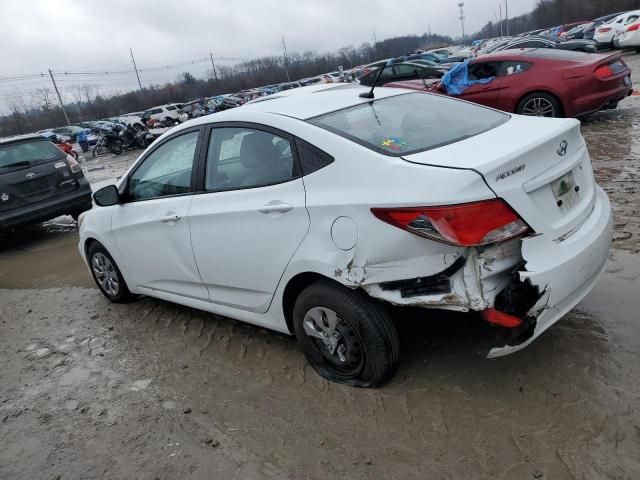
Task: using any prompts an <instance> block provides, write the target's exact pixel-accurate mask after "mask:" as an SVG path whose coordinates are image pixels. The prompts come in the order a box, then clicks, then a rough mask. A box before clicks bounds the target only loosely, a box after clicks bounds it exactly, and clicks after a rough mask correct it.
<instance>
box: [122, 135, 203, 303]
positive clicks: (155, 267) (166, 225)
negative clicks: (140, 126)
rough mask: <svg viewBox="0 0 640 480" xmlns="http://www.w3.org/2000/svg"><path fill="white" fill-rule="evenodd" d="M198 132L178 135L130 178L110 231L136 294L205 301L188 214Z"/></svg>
mask: <svg viewBox="0 0 640 480" xmlns="http://www.w3.org/2000/svg"><path fill="white" fill-rule="evenodd" d="M200 131H201V129H200V128H196V129H191V130H187V131H183V132H179V133H178V134H176V135H174V136H173V137H169V138H168V139H167V140H165V141H163V142H162V143H160V144H159V145H157V146H154V148H153V150H152V151H151V152H149V153H148V154H147V155H146V156H145V158H144V159H143V160H142V161H141V163H139V164H138V165H137V166H136V168H135V169H134V170H133V171H132V172H131V174H130V175H129V176H128V178H127V182H126V184H125V190H124V191H123V192H122V193H123V198H124V201H123V203H121V204H120V205H116V206H115V207H114V211H113V216H112V229H113V232H114V234H115V237H116V241H117V244H118V248H119V252H120V255H121V257H122V258H123V260H124V266H125V267H126V269H127V271H128V272H129V275H130V277H131V280H132V281H133V283H134V285H135V286H136V287H137V288H141V289H143V290H147V291H149V293H152V292H153V291H160V292H164V293H172V294H175V295H179V296H182V297H191V298H196V299H201V300H205V301H206V300H208V293H207V289H206V288H205V287H204V285H203V284H202V279H201V278H200V275H199V274H198V269H197V267H196V263H195V259H194V257H193V252H192V250H191V238H190V232H189V221H188V219H187V214H188V212H189V205H190V204H191V201H192V199H193V195H192V194H193V186H194V185H195V183H194V182H195V169H194V161H195V158H196V156H197V152H198V148H199V143H200Z"/></svg>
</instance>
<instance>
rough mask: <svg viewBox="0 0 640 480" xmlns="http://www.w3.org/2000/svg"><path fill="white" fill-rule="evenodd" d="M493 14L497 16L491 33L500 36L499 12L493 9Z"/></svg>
mask: <svg viewBox="0 0 640 480" xmlns="http://www.w3.org/2000/svg"><path fill="white" fill-rule="evenodd" d="M493 15H494V17H495V18H496V23H495V24H494V26H493V32H491V33H492V35H493V36H494V37H497V36H498V12H496V11H495V10H494V11H493Z"/></svg>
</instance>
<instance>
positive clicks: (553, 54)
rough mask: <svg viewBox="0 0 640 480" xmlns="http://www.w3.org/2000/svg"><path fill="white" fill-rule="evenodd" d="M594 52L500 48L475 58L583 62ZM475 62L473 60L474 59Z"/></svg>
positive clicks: (593, 56)
mask: <svg viewBox="0 0 640 480" xmlns="http://www.w3.org/2000/svg"><path fill="white" fill-rule="evenodd" d="M597 56H598V55H597V54H594V53H585V52H576V51H573V50H562V49H558V48H516V49H512V50H500V51H498V52H491V53H485V54H482V55H479V56H478V57H476V58H475V60H494V61H500V60H509V59H512V58H519V59H526V58H530V59H532V60H535V59H541V60H558V61H565V62H583V61H585V60H587V59H589V58H594V59H595V58H596V57H597ZM474 63H475V61H474Z"/></svg>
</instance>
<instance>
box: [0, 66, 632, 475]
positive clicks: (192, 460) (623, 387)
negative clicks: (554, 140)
mask: <svg viewBox="0 0 640 480" xmlns="http://www.w3.org/2000/svg"><path fill="white" fill-rule="evenodd" d="M627 61H628V63H630V64H631V65H632V66H633V68H634V71H635V72H637V73H636V80H637V81H640V56H635V55H633V56H629V57H627ZM639 113H640V98H630V99H628V100H625V102H623V104H621V107H620V109H619V110H616V111H611V112H605V113H600V114H597V115H594V116H592V117H591V118H589V119H587V120H585V121H584V123H583V133H584V135H585V137H586V139H587V142H588V144H589V148H590V151H591V155H592V157H593V163H594V168H595V173H596V177H597V180H598V182H599V183H600V184H601V185H603V187H604V188H605V189H606V191H607V193H608V194H609V195H610V198H611V200H612V205H613V209H614V214H615V241H614V245H613V249H612V251H611V255H610V261H609V264H608V266H607V271H606V274H605V275H604V277H603V278H602V280H601V281H600V282H599V284H598V285H597V287H596V288H595V290H594V291H593V292H592V293H591V294H590V295H589V296H588V297H587V298H586V299H585V300H584V301H583V302H582V303H581V304H580V305H579V306H578V307H577V308H576V309H574V310H573V311H572V312H571V313H570V314H568V315H567V316H566V317H565V318H564V319H563V320H562V321H561V322H559V323H558V324H556V325H555V326H554V327H553V328H552V329H550V330H549V331H548V332H547V333H545V334H544V335H543V336H542V337H541V338H540V339H538V340H537V341H536V342H535V343H534V344H533V345H531V346H530V347H529V348H527V349H525V350H524V351H522V352H519V353H517V354H515V355H512V356H509V357H505V358H501V359H495V360H486V359H484V358H482V357H481V356H480V355H479V350H480V347H479V346H480V345H481V344H482V343H483V341H485V340H486V339H487V337H488V334H489V333H488V331H487V329H486V328H485V327H483V326H482V325H481V324H480V322H478V321H477V320H476V319H474V318H469V317H467V316H464V315H459V316H456V315H447V316H440V315H434V314H429V313H425V312H416V311H403V310H399V311H397V312H396V313H395V314H394V320H395V321H396V324H397V325H398V328H399V332H400V337H401V348H402V356H401V363H400V366H399V370H398V372H397V374H396V376H395V378H394V379H393V380H392V381H391V382H390V383H389V384H387V385H386V386H385V387H384V388H382V389H379V390H360V389H353V388H349V387H344V386H340V385H336V384H331V383H328V382H326V381H324V380H322V379H320V378H319V377H318V376H317V375H316V374H315V373H314V372H313V371H312V370H311V369H310V368H309V367H308V366H306V364H305V361H304V358H303V356H302V353H301V351H300V350H299V349H298V347H297V346H296V343H295V341H294V339H292V338H290V337H287V336H284V335H279V334H275V333H273V332H269V331H266V330H263V329H260V328H256V327H252V326H248V325H244V324H241V323H238V322H234V321H232V320H229V319H225V318H221V317H217V316H214V315H209V314H206V313H203V312H199V311H196V310H192V309H188V308H185V307H180V306H176V305H172V304H169V303H166V302H162V301H159V300H154V299H151V298H143V299H141V300H139V301H138V302H136V303H133V304H131V305H112V304H110V303H108V302H107V301H106V300H105V299H104V298H103V297H102V295H101V294H100V293H99V292H98V291H97V290H96V289H95V288H94V286H93V282H92V281H91V279H90V276H89V273H88V272H87V270H86V268H85V267H84V266H83V264H82V263H81V261H80V258H79V256H78V255H77V251H76V242H77V233H76V228H75V224H74V223H73V221H72V220H71V219H70V218H68V217H62V218H59V219H56V220H55V221H52V222H49V223H48V224H46V225H43V226H35V227H32V228H29V229H26V230H24V231H22V232H19V233H16V234H12V235H9V236H4V237H2V238H1V239H0V299H1V301H0V365H1V366H2V368H0V479H93V478H110V479H120V478H121V479H156V478H158V479H178V478H189V479H192V478H193V479H200V478H202V479H205V478H207V479H210V478H224V479H226V478H237V479H261V478H294V479H302V478H305V479H307V478H308V479H316V478H317V479H329V478H348V479H359V478H362V479H364V478H402V479H409V478H416V479H418V478H419V479H449V478H451V479H508V480H511V479H553V480H556V479H574V480H575V479H621V480H626V479H637V478H640V411H639V408H640V368H639V367H640V362H639V352H640V335H638V316H637V312H638V310H639V309H640V298H639V296H638V294H639V292H640V260H639V257H638V253H639V252H640V243H639V242H640V220H639V212H638V210H639V209H640V192H639V190H638V177H639V175H640V116H639V115H638V114H639ZM134 157H135V154H129V155H128V156H127V157H125V156H122V157H118V158H115V157H108V158H107V157H105V158H103V159H100V160H98V161H93V162H86V163H85V167H86V168H87V175H88V176H89V177H90V178H91V180H92V181H93V182H94V183H98V182H102V181H105V180H108V179H110V178H113V177H116V176H118V175H120V174H121V173H122V171H123V170H124V168H126V165H128V164H129V162H130V161H131V160H132V158H134ZM103 167H104V168H103Z"/></svg>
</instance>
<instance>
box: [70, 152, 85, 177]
mask: <svg viewBox="0 0 640 480" xmlns="http://www.w3.org/2000/svg"><path fill="white" fill-rule="evenodd" d="M67 163H68V164H69V167H70V168H71V171H72V172H73V173H79V172H81V171H82V167H81V166H80V164H79V163H78V161H77V160H76V159H75V158H73V157H72V156H71V155H67Z"/></svg>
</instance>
